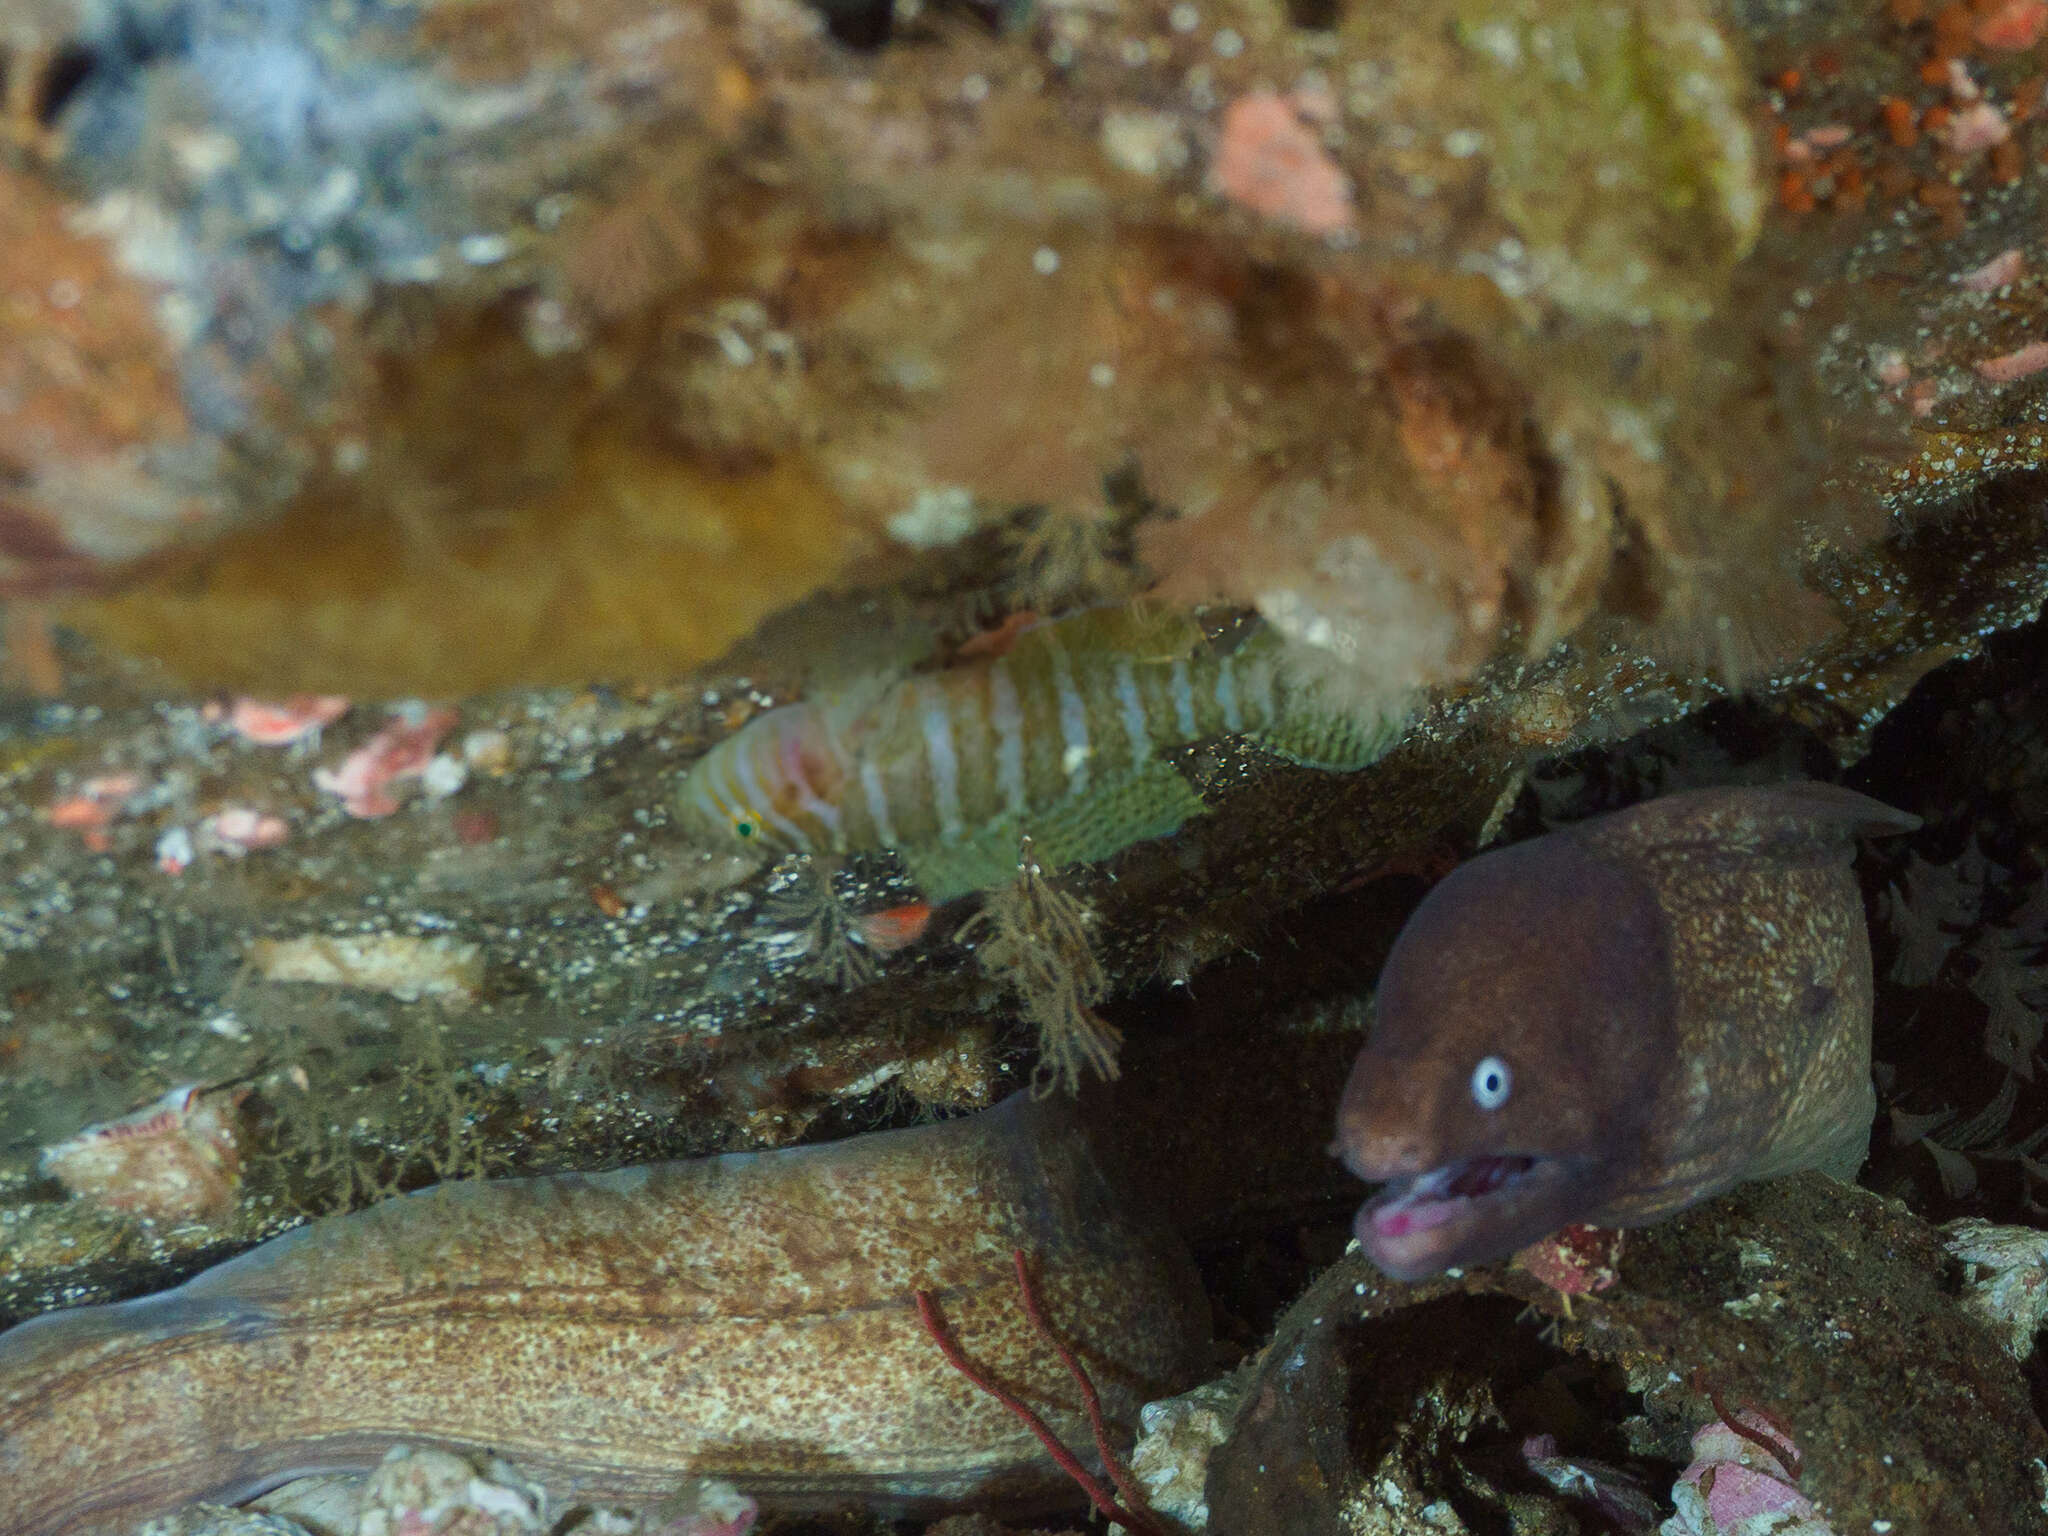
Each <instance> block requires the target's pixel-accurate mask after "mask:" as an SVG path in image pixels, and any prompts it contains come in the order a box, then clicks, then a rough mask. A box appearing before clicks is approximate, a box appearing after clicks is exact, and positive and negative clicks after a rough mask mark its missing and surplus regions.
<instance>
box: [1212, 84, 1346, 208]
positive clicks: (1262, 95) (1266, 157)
mask: <svg viewBox="0 0 2048 1536" xmlns="http://www.w3.org/2000/svg"><path fill="white" fill-rule="evenodd" d="M1209 182H1210V185H1211V187H1212V188H1214V190H1216V191H1217V192H1220V193H1221V194H1222V195H1223V196H1225V197H1227V198H1229V199H1230V200H1231V201H1232V202H1234V203H1238V204H1241V205H1242V206H1244V207H1246V208H1249V209H1251V211H1252V212H1254V213H1257V214H1261V215H1263V216H1264V217H1266V218H1268V219H1271V220H1272V221H1273V222H1274V223H1276V224H1287V225H1291V226H1292V227H1293V228H1295V229H1298V230H1300V231H1302V232H1303V233H1304V234H1310V235H1333V234H1336V233H1337V232H1338V231H1340V230H1343V229H1348V228H1349V227H1350V226H1351V216H1352V206H1351V179H1350V178H1349V177H1348V176H1346V175H1345V174H1344V172H1343V170H1342V168H1341V167H1339V166H1338V164H1337V162H1336V161H1335V160H1334V159H1332V158H1331V156H1330V152H1329V150H1327V149H1325V148H1324V147H1323V141H1322V139H1321V138H1320V137H1318V136H1317V134H1316V132H1315V130H1314V129H1313V128H1312V127H1310V126H1309V124H1308V123H1306V122H1304V121H1303V115H1302V112H1301V110H1300V107H1299V104H1298V103H1297V102H1296V101H1295V100H1293V99H1292V98H1289V97H1286V96H1282V95H1280V94H1278V93H1277V92H1274V91H1251V92H1248V93H1247V94H1245V95H1243V96H1240V97H1238V98H1237V100H1235V101H1233V102H1232V103H1231V104H1230V105H1229V106H1228V107H1226V108H1224V109H1223V137H1222V140H1221V142H1220V143H1219V144H1218V145H1217V147H1216V160H1215V163H1214V164H1213V165H1212V166H1211V167H1210V169H1209Z"/></svg>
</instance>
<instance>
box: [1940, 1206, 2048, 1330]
mask: <svg viewBox="0 0 2048 1536" xmlns="http://www.w3.org/2000/svg"><path fill="white" fill-rule="evenodd" d="M1941 1234H1942V1242H1943V1243H1944V1244H1945V1245H1946V1246H1947V1248H1948V1251H1949V1252H1950V1253H1952V1254H1954V1255H1955V1256H1956V1257H1957V1258H1959V1259H1961V1260H1962V1261H1963V1262H1964V1263H1965V1264H1968V1265H1969V1266H1971V1268H1970V1280H1969V1283H1968V1285H1967V1286H1966V1287H1965V1288H1964V1296H1963V1305H1964V1306H1966V1307H1968V1308H1969V1309H1970V1310H1971V1311H1972V1312H1974V1313H1976V1314H1977V1316H1978V1317H1979V1319H1981V1320H1982V1321H1983V1323H1984V1324H1985V1326H1987V1327H1988V1328H1990V1329H1991V1331H1992V1332H1994V1333H1996V1334H1997V1335H1998V1336H1999V1340H2000V1342H2001V1343H2002V1344H2003V1345H2004V1347H2005V1352H2006V1353H2007V1354H2008V1355H2011V1356H2012V1357H2013V1359H2015V1360H2024V1359H2026V1358H2027V1356H2028V1355H2030V1354H2032V1353H2033V1352H2034V1335H2035V1334H2036V1333H2037V1332H2038V1331H2039V1330H2040V1328H2041V1325H2042V1323H2043V1322H2044V1321H2048V1232H2043V1231H2040V1230H2038V1229H2037V1228H2034V1227H2005V1226H1998V1225H1996V1224H1995V1223H1993V1222H1989V1221H1982V1220H1979V1219H1977V1218H1976V1217H1966V1218H1964V1219H1963V1220H1961V1221H1952V1222H1950V1223H1949V1224H1948V1225H1947V1226H1945V1227H1943V1228H1942V1229H1941Z"/></svg>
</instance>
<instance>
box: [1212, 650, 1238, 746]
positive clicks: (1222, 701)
mask: <svg viewBox="0 0 2048 1536" xmlns="http://www.w3.org/2000/svg"><path fill="white" fill-rule="evenodd" d="M1232 671H1233V668H1232V665H1231V658H1230V657H1228V656H1225V657H1224V658H1223V659H1222V660H1220V661H1218V662H1217V663H1216V705H1217V707H1218V708H1219V709H1221V710H1222V711H1223V725H1224V728H1225V729H1226V730H1230V731H1241V730H1243V729H1244V716H1243V715H1241V714H1239V713H1238V711H1237V679H1236V678H1235V677H1233V676H1232V675H1231V673H1232Z"/></svg>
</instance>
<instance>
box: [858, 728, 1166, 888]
mask: <svg viewBox="0 0 2048 1536" xmlns="http://www.w3.org/2000/svg"><path fill="white" fill-rule="evenodd" d="M1205 809H1207V807H1206V806H1204V805H1203V803H1202V797H1201V796H1200V795H1199V794H1197V793H1196V792H1195V787H1194V786H1193V785H1192V784H1190V783H1188V781H1187V780H1186V779H1184V778H1182V777H1181V776H1180V774H1179V772H1178V771H1177V770H1175V769H1174V768H1173V767H1172V765H1170V764H1168V763H1163V762H1158V761H1154V762H1150V763H1146V764H1144V765H1142V766H1141V767H1137V768H1133V769H1131V770H1129V771H1128V772H1125V773H1119V774H1115V775H1112V776H1111V777H1109V778H1106V779H1103V780H1101V781H1100V782H1098V783H1096V784H1094V785H1091V786H1090V787H1089V788H1088V789H1087V790H1086V791H1084V792H1083V793H1081V794H1078V795H1069V796H1067V798H1066V799H1064V800H1061V801H1059V802H1058V803H1057V804H1055V805H1051V806H1048V807H1047V808H1046V809H1045V810H1043V811H1035V812H1028V813H1026V814H1024V815H1022V816H999V817H997V818H996V819H995V820H994V821H992V822H990V823H989V824H988V825H987V826H985V827H983V828H981V829H980V830H979V831H976V832H974V833H971V834H970V835H968V836H966V837H963V838H959V839H956V840H955V841H953V842H950V843H931V844H926V845H924V846H922V847H918V848H900V849H898V850H897V852H898V853H899V854H901V855H902V858H903V862H904V863H905V864H906V865H908V866H909V868H910V874H911V878H912V879H914V880H915V881H916V882H917V884H918V888H919V889H920V890H922V891H923V892H924V893H925V896H926V897H927V898H928V899H930V900H931V901H934V902H945V901H951V900H952V899H953V898H954V897H955V896H964V895H966V894H967V893H968V892H969V891H980V890H987V889H989V888H990V887H992V886H998V885H1002V884H1005V883H1006V882H1008V881H1009V880H1011V879H1013V878H1015V876H1016V873H1017V857H1018V850H1019V847H1020V845H1021V843H1022V840H1023V837H1024V835H1025V834H1026V833H1027V832H1028V833H1029V834H1030V835H1031V844H1032V849H1033V851H1034V852H1035V853H1036V854H1037V856H1038V857H1039V858H1040V859H1042V860H1043V861H1044V862H1045V863H1046V864H1048V865H1051V866H1054V867H1058V866H1061V865H1067V864H1092V863H1094V862H1095V861H1096V860H1098V859H1106V858H1108V857H1109V856H1110V855H1111V854H1113V853H1118V852H1121V851H1122V850H1123V849H1125V848H1128V847H1130V846H1131V844H1133V843H1142V842H1148V841H1150V840H1151V839H1152V838H1155V837H1167V836H1169V835H1171V834H1172V833H1174V832H1177V831H1179V830H1180V828H1181V824H1182V823H1183V822H1185V821H1186V820H1187V819H1188V818H1189V817H1190V816H1198V815H1200V814H1201V813H1202V811H1204V810H1205Z"/></svg>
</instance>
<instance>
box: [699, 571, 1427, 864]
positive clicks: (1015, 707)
mask: <svg viewBox="0 0 2048 1536" xmlns="http://www.w3.org/2000/svg"><path fill="white" fill-rule="evenodd" d="M1407 712H1408V701H1407V700H1406V699H1402V700H1398V701H1394V702H1393V704H1392V705H1391V706H1390V707H1389V708H1388V709H1387V710H1386V711H1385V712H1383V713H1381V714H1379V715H1377V716H1375V717H1373V718H1370V719H1361V718H1359V717H1358V716H1357V715H1356V714H1355V713H1343V712H1339V711H1335V710H1332V709H1330V708H1328V707H1327V706H1325V705H1323V704H1322V702H1321V700H1320V698H1319V697H1318V696H1317V695H1316V693H1315V692H1314V690H1313V689H1312V688H1309V687H1305V686H1304V685H1303V684H1302V682H1301V681H1300V680H1299V679H1298V678H1296V677H1294V676H1293V675H1292V673H1291V672H1290V670H1289V669H1288V668H1287V667H1286V666H1284V665H1283V664H1282V645H1281V641H1280V638H1279V636H1278V635H1277V634H1275V633H1274V632H1273V631H1272V630H1270V629H1267V628H1265V627H1264V626H1256V627H1254V628H1253V629H1252V630H1251V632H1250V633H1249V634H1247V635H1244V636H1242V637H1240V639H1239V642H1238V643H1237V644H1235V645H1229V644H1223V643H1216V642H1210V641H1206V640H1205V639H1204V637H1203V634H1202V631H1201V628H1200V627H1199V626H1198V625H1196V624H1195V623H1194V622H1193V621H1191V620H1189V619H1187V618H1186V617H1184V616H1181V615H1176V614H1170V613H1159V612H1147V611H1143V610H1133V609H1095V610H1089V611H1086V612H1082V613H1078V614H1074V615H1072V616H1070V617H1067V618H1062V619H1057V620H1052V621H1049V622H1046V623H1042V624H1038V625H1035V626H1033V627H1031V628H1028V629H1026V630H1024V631H1023V632H1022V633H1021V634H1019V635H1018V636H1017V637H1016V639H1015V641H1014V643H1013V644H1012V646H1011V648H1010V649H1009V650H1008V651H1007V652H1006V653H1005V654H1003V655H999V656H985V657H982V658H980V659H978V660H975V661H972V662H969V663H966V664H962V665H956V666H952V667H948V668H945V669H944V670H942V671H938V672H933V673H928V674H922V675H918V676H912V677H907V678H901V679H896V680H892V681H889V682H887V683H884V684H878V685H876V686H873V687H870V688H867V689H850V690H844V691H842V692H841V693H839V694H838V695H832V696H824V697H820V698H816V699H807V700H804V701H803V702H801V703H797V704H789V705H785V706H783V707H782V708H780V709H774V710H770V711H769V712H768V713H766V714H764V715H761V716H759V717H757V718H756V719H754V720H751V721H749V722H748V723H747V724H746V726H745V727H743V728H742V729H741V730H740V731H739V732H738V733H737V734H736V735H734V736H731V737H728V738H727V739H726V740H724V741H722V742H720V743H719V744H718V745H717V746H715V747H713V748H712V749H711V750H710V751H709V752H707V753H706V754H705V755H704V756H703V757H701V758H699V759H698V760H697V762H696V763H694V764H693V765H692V766H691V768H690V771H689V772H688V773H687V774H685V775H684V778H683V781H682V783H681V785H680V786H679V788H678V791H677V803H678V807H679V809H680V811H681V815H682V822H683V824H684V826H685V827H686V829H688V830H689V831H690V832H692V833H693V834H694V835H695V836H696V837H697V839H698V840H699V841H700V842H703V843H704V844H706V845H707V846H710V847H715V848H720V849H741V848H750V849H758V850H760V851H762V852H767V853H774V852H849V851H858V850H861V849H874V848H890V849H894V850H895V851H896V852H897V853H898V854H899V855H901V856H902V858H903V859H904V861H905V863H906V864H908V865H909V867H910V871H911V873H912V875H913V876H914V877H915V878H916V880H917V882H918V884H919V886H921V887H922V888H923V890H924V892H925V894H926V895H927V896H928V897H930V898H931V899H932V900H933V901H946V900H949V899H951V898H952V897H954V896H959V895H963V894H965V893H966V892H968V891H971V890H977V889H981V888H983V887H986V886H991V885H1000V884H1003V883H1005V882H1007V881H1008V880H1010V879H1012V878H1013V877H1014V876H1015V875H1016V872H1017V848H1018V839H1019V837H1020V835H1022V834H1024V833H1027V832H1028V833H1029V834H1030V836H1031V839H1032V842H1033V844H1034V845H1035V847H1036V848H1037V850H1038V854H1039V857H1041V858H1043V859H1045V860H1047V861H1048V862H1050V863H1053V864H1077V863H1087V862H1090V861H1093V860H1096V859H1103V858H1107V857H1109V856H1110V855H1111V854H1113V853H1116V852H1117V851H1118V850H1120V849H1122V848H1125V847H1128V846H1129V845H1130V844H1132V843H1137V842H1143V841H1145V840H1146V839H1148V838H1154V837H1164V836H1166V835H1168V834H1169V833H1171V832H1173V831H1174V830H1176V829H1177V828H1178V827H1179V826H1180V825H1181V824H1182V823H1183V822H1184V821H1186V820H1187V819H1188V818H1189V817H1190V816H1193V815H1196V814H1198V813H1199V812H1200V811H1201V810H1202V801H1201V798H1200V797H1199V796H1198V795H1197V794H1196V792H1195V790H1194V787H1193V786H1192V785H1190V784H1189V783H1188V782H1187V781H1186V780H1185V779H1184V778H1182V777H1181V775H1180V773H1179V771H1178V770H1177V769H1176V768H1175V767H1174V766H1173V764H1172V763H1171V762H1169V761H1167V760H1166V758H1165V757H1164V755H1163V754H1165V753H1166V752H1167V751H1169V750H1170V749H1172V748H1174V747H1177V746H1182V745H1185V744H1187V743H1189V742H1194V741H1200V740H1203V739H1204V738H1207V737H1212V736H1223V735H1250V736H1252V737H1254V738H1255V739H1256V740H1258V741H1260V742H1261V743H1262V744H1263V745H1266V746H1268V747H1270V748H1271V749H1272V750H1274V751H1275V752H1278V753H1280V754H1281V755H1282V756H1285V757H1288V758H1291V759H1293V760H1294V761H1296V762H1301V763H1308V764H1311V765H1313V766H1316V767H1324V768H1333V769H1348V768H1358V767H1363V766H1364V765H1365V764H1367V763H1370V762H1371V761H1373V760H1374V759H1375V758H1377V757H1378V756H1380V755H1381V754H1382V753H1384V752H1386V751H1387V750H1388V748H1390V747H1391V746H1392V745H1393V744H1394V742H1395V741H1396V740H1398V739H1399V737H1400V735H1401V732H1402V730H1403V728H1404V727H1405V725H1406V720H1407Z"/></svg>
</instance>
